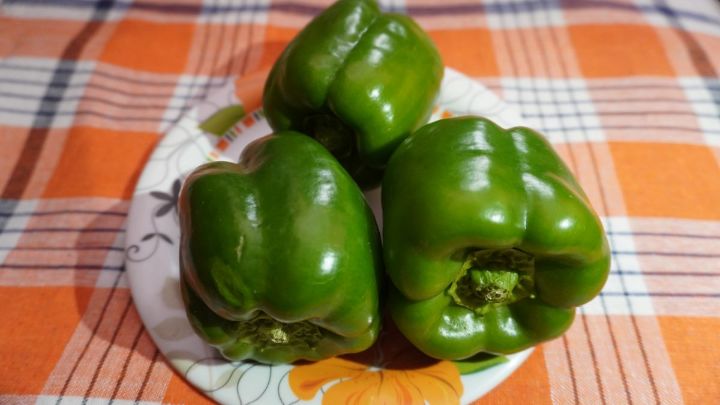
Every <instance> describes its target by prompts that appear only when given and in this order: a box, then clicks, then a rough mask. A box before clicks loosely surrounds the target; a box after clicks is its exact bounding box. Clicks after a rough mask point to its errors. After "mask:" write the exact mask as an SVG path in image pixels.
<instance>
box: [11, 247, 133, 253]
mask: <svg viewBox="0 0 720 405" xmlns="http://www.w3.org/2000/svg"><path fill="white" fill-rule="evenodd" d="M2 250H17V251H23V250H32V251H35V250H37V251H42V250H49V251H53V250H61V251H63V250H110V251H116V252H124V251H125V249H123V248H121V247H116V246H38V247H25V246H19V247H17V246H0V251H2Z"/></svg>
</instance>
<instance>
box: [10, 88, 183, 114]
mask: <svg viewBox="0 0 720 405" xmlns="http://www.w3.org/2000/svg"><path fill="white" fill-rule="evenodd" d="M0 97H5V98H10V99H13V98H14V99H20V100H35V99H37V98H38V97H36V96H33V95H29V94H22V93H4V92H0ZM168 97H169V96H168ZM49 98H51V99H53V101H65V102H70V101H90V102H97V103H102V104H107V105H109V106H112V107H118V108H124V109H130V110H132V109H137V110H147V109H153V108H154V109H160V110H163V111H165V110H166V109H175V108H178V107H174V106H167V107H166V106H165V104H136V103H131V100H127V101H128V102H127V103H118V102H116V101H112V100H109V99H107V98H99V97H93V96H86V95H84V96H68V97H61V96H58V97H49ZM132 101H136V100H132ZM15 111H18V110H15ZM19 111H22V110H19Z"/></svg>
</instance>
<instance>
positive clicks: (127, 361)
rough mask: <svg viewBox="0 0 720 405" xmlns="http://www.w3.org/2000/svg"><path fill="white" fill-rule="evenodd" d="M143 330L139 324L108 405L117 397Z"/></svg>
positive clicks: (150, 366)
mask: <svg viewBox="0 0 720 405" xmlns="http://www.w3.org/2000/svg"><path fill="white" fill-rule="evenodd" d="M143 331H145V329H144V327H143V326H142V324H141V325H140V327H139V328H138V331H137V333H136V334H135V338H134V339H133V342H132V346H131V347H130V350H128V354H127V356H126V357H125V361H124V362H123V367H122V370H121V371H120V376H118V379H117V382H116V383H115V388H114V389H113V393H112V395H110V401H109V402H108V405H110V404H112V403H113V402H114V401H115V398H117V394H118V392H119V391H120V386H122V384H123V382H125V377H126V376H127V370H128V366H129V365H130V361H131V360H132V357H133V354H134V353H135V349H136V348H137V345H138V342H139V341H140V337H141V336H142V334H143ZM155 353H157V349H155ZM153 360H154V359H153ZM153 362H154V361H151V362H150V365H149V366H148V369H151V368H152V366H153ZM146 373H147V372H146Z"/></svg>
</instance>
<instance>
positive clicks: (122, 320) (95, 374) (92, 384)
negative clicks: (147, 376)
mask: <svg viewBox="0 0 720 405" xmlns="http://www.w3.org/2000/svg"><path fill="white" fill-rule="evenodd" d="M131 304H132V299H131V298H130V297H129V296H128V298H127V302H126V303H125V309H123V311H122V315H120V319H119V320H118V324H117V325H116V326H115V330H114V331H113V334H112V337H111V338H110V341H109V342H108V345H107V347H106V348H105V350H104V351H103V354H102V356H101V357H100V362H99V363H98V365H97V366H96V367H95V371H94V372H93V376H92V379H90V384H89V385H88V387H87V389H86V390H85V394H84V395H83V400H82V403H83V405H85V404H87V400H88V396H89V395H90V392H91V391H92V389H93V387H95V383H96V382H97V378H98V375H100V371H101V370H102V368H103V366H104V365H105V360H106V359H107V355H108V353H110V349H111V348H112V347H113V346H114V345H115V339H117V336H118V333H119V332H120V329H122V325H123V323H125V318H126V317H127V314H128V312H129V311H130V306H131Z"/></svg>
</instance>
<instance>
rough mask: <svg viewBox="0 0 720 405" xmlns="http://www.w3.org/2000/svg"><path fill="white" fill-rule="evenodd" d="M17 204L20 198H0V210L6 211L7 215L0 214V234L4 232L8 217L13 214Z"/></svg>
mask: <svg viewBox="0 0 720 405" xmlns="http://www.w3.org/2000/svg"><path fill="white" fill-rule="evenodd" d="M19 204H20V200H3V199H0V211H5V212H6V213H7V215H0V235H1V234H2V233H3V232H4V230H5V227H6V226H7V224H8V222H10V218H12V217H13V216H14V215H15V214H13V211H14V210H15V209H17V206H18V205H19Z"/></svg>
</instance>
